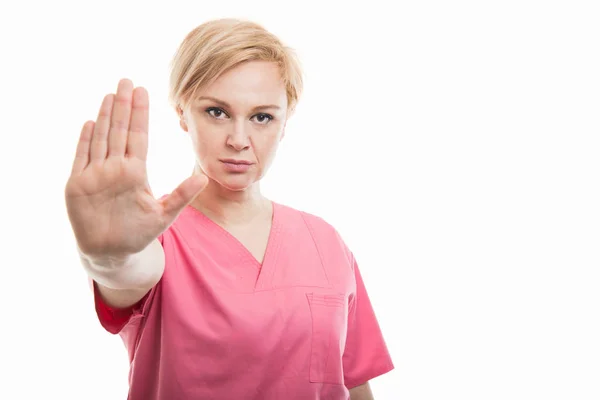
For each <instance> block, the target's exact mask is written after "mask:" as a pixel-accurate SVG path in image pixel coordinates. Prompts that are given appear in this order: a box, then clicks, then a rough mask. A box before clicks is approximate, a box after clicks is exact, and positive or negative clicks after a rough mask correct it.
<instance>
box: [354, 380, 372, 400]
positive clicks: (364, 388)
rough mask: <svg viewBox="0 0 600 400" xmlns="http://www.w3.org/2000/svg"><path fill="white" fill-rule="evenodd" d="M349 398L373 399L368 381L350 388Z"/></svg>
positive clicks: (358, 399) (357, 399)
mask: <svg viewBox="0 0 600 400" xmlns="http://www.w3.org/2000/svg"><path fill="white" fill-rule="evenodd" d="M350 400H375V398H374V397H373V393H372V392H371V386H369V382H368V381H367V382H366V383H363V384H362V385H360V386H357V387H354V388H352V389H350Z"/></svg>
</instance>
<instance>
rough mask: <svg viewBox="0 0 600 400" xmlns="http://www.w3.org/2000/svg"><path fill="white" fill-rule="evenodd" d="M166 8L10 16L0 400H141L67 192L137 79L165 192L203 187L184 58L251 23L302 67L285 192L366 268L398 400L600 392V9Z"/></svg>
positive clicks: (376, 386)
mask: <svg viewBox="0 0 600 400" xmlns="http://www.w3.org/2000/svg"><path fill="white" fill-rule="evenodd" d="M157 3H158V2H157ZM158 4H161V6H157V5H151V4H150V2H148V1H146V2H142V1H135V2H133V1H119V2H117V1H112V2H110V1H102V2H88V1H85V2H73V3H72V4H67V3H65V2H57V1H49V2H42V1H38V2H6V3H4V2H3V3H2V6H1V8H0V40H1V41H2V43H1V51H2V53H1V62H0V68H1V73H0V99H1V102H2V104H1V106H2V108H1V114H2V116H1V118H0V134H1V135H2V142H1V143H2V144H1V146H0V163H1V169H0V173H1V174H2V179H1V184H2V186H1V188H0V190H1V199H2V200H1V201H2V207H1V210H2V220H1V221H2V230H1V235H2V237H1V251H2V252H1V256H2V258H1V260H2V267H1V270H2V272H1V275H0V284H1V286H2V287H1V289H0V300H1V301H0V310H1V316H2V319H1V320H0V321H1V322H0V323H1V329H0V335H1V340H0V370H1V371H2V372H1V377H0V380H1V383H0V398H2V399H42V398H44V399H45V398H61V399H124V398H125V397H126V393H127V373H128V363H127V356H126V351H125V348H124V347H123V345H122V342H121V341H120V339H119V337H118V336H111V335H110V334H108V333H107V332H105V331H104V330H103V329H102V328H101V327H100V325H99V323H98V321H97V319H96V316H95V313H94V309H93V304H92V297H91V292H90V291H89V288H88V286H87V282H86V277H85V275H84V272H83V270H82V268H81V267H80V266H79V263H78V259H77V257H76V252H75V249H74V241H73V238H72V234H71V231H70V226H69V223H68V220H67V216H66V212H65V207H64V198H63V188H64V184H65V183H66V180H67V178H68V173H69V170H70V167H71V161H72V158H73V154H74V150H75V145H76V141H77V137H78V134H79V131H80V127H81V125H82V124H83V123H84V122H85V121H86V120H88V119H94V118H95V116H96V113H97V109H98V107H99V105H100V102H101V100H102V97H103V96H104V94H106V93H108V92H112V91H114V90H115V89H116V85H117V82H118V80H119V79H120V78H122V77H128V78H130V79H132V80H133V82H134V84H136V85H142V86H145V87H146V88H147V89H148V91H149V93H150V101H151V121H150V127H151V132H150V153H149V165H148V168H149V174H150V182H151V184H152V187H153V190H154V192H155V193H157V194H163V193H167V192H170V191H171V190H172V189H173V188H174V187H175V186H176V185H177V184H178V183H179V182H180V181H182V180H183V179H184V178H185V177H187V176H188V175H189V173H190V172H191V168H192V166H193V160H192V152H191V147H190V144H189V143H188V140H187V138H186V136H185V135H184V134H183V133H182V132H181V130H180V129H179V127H178V124H177V119H176V115H175V113H174V112H173V111H172V110H171V109H170V108H169V106H168V104H167V82H168V64H169V62H170V60H171V57H172V55H173V53H174V52H175V50H176V48H177V46H178V45H179V43H180V41H181V40H182V39H183V37H184V36H185V34H186V33H187V32H188V31H190V30H191V29H193V28H194V27H195V26H196V25H198V24H200V23H202V22H204V21H206V20H208V19H211V18H216V17H229V16H233V17H242V18H249V19H253V20H255V21H257V22H260V23H262V24H264V25H265V27H267V28H268V29H269V30H271V31H272V32H274V33H275V34H277V35H278V36H279V37H280V38H281V39H282V40H283V41H284V42H286V43H287V44H289V45H290V46H292V47H294V48H296V49H297V51H298V53H299V55H300V57H301V60H302V62H303V65H304V70H305V73H306V92H305V95H304V97H303V98H302V99H301V102H300V105H299V108H298V112H297V114H296V115H295V116H294V117H293V119H292V120H291V121H290V122H289V123H288V129H287V136H286V138H285V140H284V143H283V146H282V148H281V150H280V153H279V155H278V158H277V160H276V162H275V163H274V165H273V167H272V169H271V171H270V173H269V175H268V176H267V178H266V179H265V180H264V184H263V189H264V191H265V193H266V194H267V195H268V196H270V197H271V198H273V199H274V200H277V201H279V202H282V203H284V204H288V205H290V206H293V207H297V208H300V209H303V210H306V211H309V212H312V213H315V214H318V215H320V216H322V217H323V218H325V219H326V220H328V221H329V222H331V223H332V224H333V225H334V226H336V227H337V228H338V230H339V231H340V232H341V233H342V235H343V237H344V238H345V240H346V241H347V243H348V244H349V246H350V247H351V249H352V250H353V251H354V253H355V254H356V256H357V259H358V261H359V264H360V266H361V270H362V272H363V275H364V279H365V282H366V285H367V288H368V290H369V293H370V296H371V299H372V302H373V304H374V307H375V310H376V313H377V315H378V318H379V320H380V324H381V327H382V329H383V332H384V335H385V337H386V339H387V341H388V345H389V349H390V351H391V353H392V356H393V359H394V362H395V364H396V369H395V370H394V371H393V372H391V373H389V374H386V375H384V376H382V377H379V378H376V379H375V380H373V381H372V387H373V391H374V393H375V397H376V399H377V400H384V399H390V400H391V399H409V400H417V399H436V400H437V399H461V400H466V399H474V400H475V399H477V400H480V399H486V400H487V399H503V400H504V399H569V400H571V399H577V400H586V399H598V398H600V321H599V306H600V290H599V284H600V273H599V261H600V212H599V209H600V207H599V206H600V190H599V172H600V157H599V156H598V153H599V146H600V134H599V132H600V130H599V128H600V113H599V110H600V57H599V49H600V28H599V27H600V24H599V22H598V21H599V20H600V13H599V12H598V10H597V9H595V8H594V2H592V1H589V2H582V1H562V2H561V1H543V2H542V1H537V2H534V1H523V0H521V1H502V2H500V1H498V2H491V1H453V2H449V1H418V2H417V1H415V2H401V3H400V4H395V5H394V6H392V3H391V2H390V3H384V2H383V1H381V2H378V1H368V2H364V3H361V4H357V5H350V4H349V2H341V1H340V2H338V3H337V4H335V3H334V2H325V1H320V2H317V3H315V4H313V5H309V4H307V3H305V2H288V1H273V2H266V1H248V2H244V1H237V2H232V1H212V2H208V1H188V2H182V1H179V2H177V1H172V2H171V1H170V2H160V3H158ZM167 4H169V5H168V6H167ZM392 7H394V8H392Z"/></svg>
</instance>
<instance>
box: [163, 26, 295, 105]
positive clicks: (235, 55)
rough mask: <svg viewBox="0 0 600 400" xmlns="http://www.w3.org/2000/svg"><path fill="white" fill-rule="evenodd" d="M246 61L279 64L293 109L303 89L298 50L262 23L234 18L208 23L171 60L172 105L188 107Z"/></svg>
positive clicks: (184, 42)
mask: <svg viewBox="0 0 600 400" xmlns="http://www.w3.org/2000/svg"><path fill="white" fill-rule="evenodd" d="M247 61H270V62H276V63H277V64H278V65H279V67H280V70H281V77H282V79H283V82H284V84H285V88H286V92H287V100H288V111H290V112H293V110H294V109H295V107H296V104H297V103H298V99H299V98H300V95H301V93H302V88H303V80H302V70H301V65H300V62H299V60H298V58H297V56H296V53H295V52H294V50H292V49H291V48H289V47H287V46H285V45H284V44H283V43H282V42H281V41H280V40H279V39H278V38H277V37H276V36H275V35H273V34H272V33H270V32H269V31H267V30H266V29H265V28H263V27H262V26H261V25H259V24H257V23H255V22H251V21H245V20H240V19H234V18H223V19H216V20H212V21H208V22H205V23H203V24H202V25H200V26H198V27H196V28H195V29H194V30H192V31H191V32H190V33H188V35H187V36H186V37H185V39H184V40H183V42H182V43H181V45H180V46H179V48H178V50H177V52H176V53H175V56H174V57H173V60H172V63H171V76H170V88H169V100H170V102H171V104H172V105H173V107H175V109H176V110H177V109H183V108H185V107H186V106H187V105H188V104H189V101H190V100H191V99H193V98H194V97H195V95H196V92H197V91H198V90H199V89H200V88H202V87H205V86H207V85H209V84H210V83H212V82H214V81H215V80H216V79H217V78H218V77H219V76H220V75H221V74H223V73H224V72H226V71H228V70H230V69H231V68H234V67H235V66H237V65H239V64H241V63H244V62H247Z"/></svg>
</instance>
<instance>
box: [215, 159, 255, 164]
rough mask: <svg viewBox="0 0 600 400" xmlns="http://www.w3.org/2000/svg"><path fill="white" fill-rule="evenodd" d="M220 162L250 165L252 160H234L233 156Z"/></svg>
mask: <svg viewBox="0 0 600 400" xmlns="http://www.w3.org/2000/svg"><path fill="white" fill-rule="evenodd" d="M221 162H224V163H225V164H233V165H252V164H254V163H253V162H252V161H247V160H234V159H233V158H227V159H224V160H221Z"/></svg>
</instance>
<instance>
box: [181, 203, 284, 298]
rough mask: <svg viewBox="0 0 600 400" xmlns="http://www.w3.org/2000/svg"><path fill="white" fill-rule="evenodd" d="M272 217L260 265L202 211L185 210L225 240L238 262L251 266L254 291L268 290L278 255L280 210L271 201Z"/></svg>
mask: <svg viewBox="0 0 600 400" xmlns="http://www.w3.org/2000/svg"><path fill="white" fill-rule="evenodd" d="M271 205H272V210H273V215H272V217H271V229H270V231H269V238H268V240H267V247H266V249H265V253H264V255H263V261H262V263H260V262H259V261H258V260H257V259H256V257H254V255H253V254H252V253H251V252H250V250H248V248H247V247H246V246H244V244H243V243H242V242H240V241H239V240H238V239H237V238H236V237H235V236H234V235H232V234H231V233H229V231H228V230H227V229H225V228H223V227H222V226H221V225H219V224H218V223H216V222H215V221H213V220H212V219H210V218H209V217H208V216H206V215H205V214H204V213H203V212H202V211H200V210H198V209H197V208H195V207H192V206H191V205H188V206H187V207H186V209H188V210H190V212H192V213H193V214H195V215H197V216H199V217H200V218H201V219H202V220H203V221H204V223H206V224H207V225H210V226H211V228H212V229H213V231H215V232H218V233H220V234H221V236H222V237H223V239H224V240H227V241H228V242H229V243H231V245H232V246H233V247H234V249H232V250H233V251H235V252H236V253H237V254H239V255H240V261H241V262H242V263H243V264H246V265H251V266H253V267H254V268H256V269H257V270H258V278H257V280H256V283H255V289H256V290H261V289H268V287H269V285H270V284H271V280H272V278H273V273H274V272H275V269H274V267H275V263H276V258H277V256H278V253H279V248H280V237H281V232H282V229H281V228H282V225H281V221H280V220H281V215H280V211H281V208H280V207H279V204H278V203H276V202H274V201H271Z"/></svg>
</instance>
